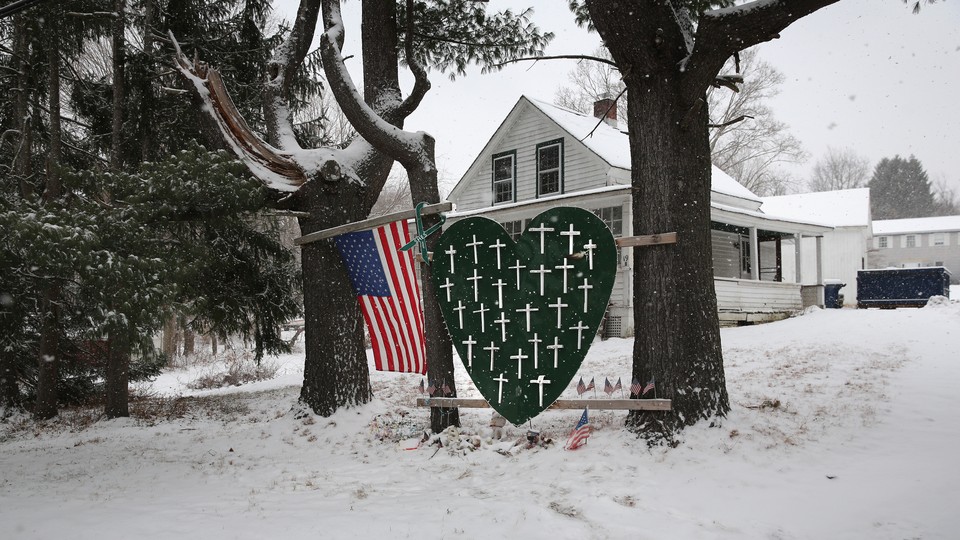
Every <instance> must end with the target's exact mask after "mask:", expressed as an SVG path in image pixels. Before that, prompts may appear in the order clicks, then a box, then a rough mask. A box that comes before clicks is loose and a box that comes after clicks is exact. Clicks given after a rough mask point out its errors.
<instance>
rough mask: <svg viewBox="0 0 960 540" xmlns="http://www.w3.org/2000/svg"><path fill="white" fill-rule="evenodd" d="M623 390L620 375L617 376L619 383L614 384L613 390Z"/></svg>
mask: <svg viewBox="0 0 960 540" xmlns="http://www.w3.org/2000/svg"><path fill="white" fill-rule="evenodd" d="M617 390H623V383H621V382H620V377H617V384H615V385H613V391H614V392H616V391H617Z"/></svg>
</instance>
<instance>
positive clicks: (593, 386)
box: [587, 377, 597, 390]
mask: <svg viewBox="0 0 960 540" xmlns="http://www.w3.org/2000/svg"><path fill="white" fill-rule="evenodd" d="M594 379H596V377H593V378H591V379H590V384H588V385H587V390H593V389H595V388H596V387H597V385H595V384H593V380H594Z"/></svg>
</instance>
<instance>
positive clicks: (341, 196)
mask: <svg viewBox="0 0 960 540" xmlns="http://www.w3.org/2000/svg"><path fill="white" fill-rule="evenodd" d="M324 184H329V185H324ZM349 184H350V183H349V182H345V181H344V182H337V183H327V182H324V181H322V180H319V179H318V180H316V181H314V182H311V183H310V184H309V185H307V186H305V187H304V188H302V189H301V190H300V192H298V194H297V195H298V197H301V198H302V199H303V200H302V201H301V202H300V207H301V208H304V209H307V208H309V209H310V214H311V217H309V218H306V217H301V218H299V221H300V230H301V232H302V234H309V233H311V232H314V231H319V230H323V229H328V228H330V227H335V226H337V225H342V224H344V223H350V222H352V221H358V220H361V219H363V218H364V217H366V213H367V211H369V209H366V211H365V209H364V208H362V207H361V206H360V205H358V204H357V201H356V198H355V197H356V194H355V191H354V189H353V186H352V185H349ZM301 264H302V268H303V307H304V353H305V359H304V368H303V387H302V388H301V389H300V401H301V402H303V403H304V404H306V405H307V406H309V407H310V408H311V409H313V411H314V412H315V413H317V414H319V415H321V416H330V415H331V414H333V413H334V412H335V411H336V410H337V409H338V408H340V407H344V406H351V405H360V404H363V403H367V402H369V401H370V399H371V398H372V397H373V392H372V390H371V388H370V371H369V368H368V367H367V354H366V346H365V344H364V339H363V322H362V318H361V315H360V307H359V304H358V303H357V296H356V294H355V293H354V292H353V285H352V284H351V282H350V276H349V274H347V269H346V267H345V266H344V264H343V260H342V259H341V258H340V253H339V252H338V251H337V248H336V246H335V245H334V243H333V240H332V239H331V240H321V241H318V242H311V243H309V244H305V245H304V246H303V248H302V250H301Z"/></svg>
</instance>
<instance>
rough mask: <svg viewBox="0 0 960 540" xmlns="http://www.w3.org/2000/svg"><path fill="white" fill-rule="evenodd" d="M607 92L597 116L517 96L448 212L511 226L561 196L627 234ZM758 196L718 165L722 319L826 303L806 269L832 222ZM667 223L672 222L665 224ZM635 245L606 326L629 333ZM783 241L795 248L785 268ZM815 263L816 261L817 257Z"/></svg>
mask: <svg viewBox="0 0 960 540" xmlns="http://www.w3.org/2000/svg"><path fill="white" fill-rule="evenodd" d="M609 104H611V101H608V100H605V101H601V102H598V103H597V104H595V106H594V110H595V111H597V112H598V113H600V114H598V116H602V115H603V113H604V112H607V113H608V114H609V113H611V112H612V115H611V116H612V117H611V118H606V119H604V120H603V121H602V122H601V121H598V118H596V117H593V116H588V115H584V114H580V113H578V112H575V111H571V110H568V109H564V108H562V107H557V106H555V105H552V104H550V103H547V102H544V101H539V100H536V99H533V98H529V97H526V96H523V97H521V98H520V99H519V100H518V101H517V103H516V105H515V106H514V107H513V109H512V110H511V111H510V113H509V114H508V115H507V117H506V118H505V119H504V120H503V122H502V123H501V124H500V126H499V127H498V128H497V130H496V132H495V133H494V134H493V136H492V137H491V138H490V140H489V141H488V142H487V144H486V145H485V146H484V148H483V150H482V151H481V152H480V154H479V155H478V156H477V158H476V160H474V162H473V164H472V165H470V167H469V168H468V169H467V171H466V172H465V173H464V175H463V177H462V178H461V179H460V181H459V182H458V183H457V185H456V186H455V187H454V189H453V191H452V192H451V194H450V195H449V197H448V198H449V200H451V201H452V202H454V203H455V205H456V209H455V211H454V212H453V213H451V214H448V219H449V220H451V221H455V220H457V219H460V218H463V217H466V216H471V215H483V216H486V217H488V218H491V219H494V220H496V221H499V222H500V223H501V224H503V226H504V228H505V229H506V230H507V232H509V233H510V234H511V235H513V236H514V237H516V236H517V235H519V234H520V233H521V232H522V231H523V229H524V227H525V226H526V222H527V221H529V220H530V219H531V218H533V217H534V216H536V215H537V214H539V213H540V212H542V211H543V210H545V209H547V208H551V207H554V206H557V205H561V204H562V205H568V206H578V207H582V208H585V209H588V210H592V211H593V212H594V213H596V214H597V215H598V216H599V217H600V218H601V219H603V220H604V221H605V222H606V223H607V225H608V226H609V227H610V229H611V231H613V233H614V236H617V237H620V236H630V235H631V233H632V231H631V224H632V222H633V220H632V216H631V190H630V150H629V143H628V137H627V135H626V133H625V132H623V131H621V130H620V129H618V127H617V124H616V118H615V114H616V108H615V107H609V106H608V105H609ZM762 202H763V201H762V199H760V198H759V197H757V196H756V195H754V194H753V193H752V192H750V190H748V189H746V188H745V187H743V186H741V185H740V184H739V183H737V182H736V181H735V180H733V179H732V178H730V177H729V176H727V175H726V174H724V173H723V172H722V171H720V170H719V169H717V168H714V169H713V189H712V196H711V218H712V221H713V264H714V271H715V276H716V277H715V280H714V282H715V286H716V292H717V300H718V303H719V310H720V318H721V322H724V323H727V324H746V323H752V322H756V321H765V320H774V319H777V318H783V317H786V316H787V315H788V314H790V313H792V312H794V311H797V310H799V309H802V308H803V307H805V305H810V304H814V303H822V287H821V283H822V274H821V273H820V272H815V275H814V277H813V278H811V279H809V280H808V279H806V278H805V279H804V281H803V282H808V281H809V282H810V283H811V284H812V285H811V286H810V287H806V288H804V287H802V286H801V280H799V279H796V278H795V277H794V278H793V280H792V281H789V280H787V279H785V278H786V276H787V275H793V276H796V275H801V276H803V271H802V263H801V261H802V260H803V258H804V257H803V254H802V253H799V250H798V246H799V245H800V244H801V242H798V240H799V239H801V238H803V237H815V238H820V237H821V236H822V235H823V234H824V233H826V232H829V231H831V230H832V227H830V226H826V225H820V224H816V223H812V222H808V221H807V220H803V219H794V218H788V217H780V216H775V215H772V214H768V213H765V212H763V211H761V209H760V207H761V204H762ZM664 232H669V231H664ZM630 251H631V250H623V252H622V253H621V256H620V265H619V270H618V275H617V281H616V285H615V286H614V291H613V294H612V297H611V301H610V302H611V305H610V309H609V317H608V326H607V334H608V335H621V336H626V335H632V333H633V308H632V299H633V294H632V291H631V287H632V279H631V265H632V254H631V252H630ZM785 251H793V252H794V253H796V255H795V256H794V258H793V260H794V261H796V262H795V268H794V269H793V270H792V271H790V272H785V271H784V267H783V261H784V257H783V254H784V252H785ZM814 267H815V268H819V262H815V263H814Z"/></svg>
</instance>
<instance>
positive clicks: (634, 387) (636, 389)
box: [630, 379, 643, 396]
mask: <svg viewBox="0 0 960 540" xmlns="http://www.w3.org/2000/svg"><path fill="white" fill-rule="evenodd" d="M642 390H643V385H642V384H640V380H639V379H633V382H632V383H631V384H630V394H632V395H634V396H639V395H640V392H641V391H642Z"/></svg>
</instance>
